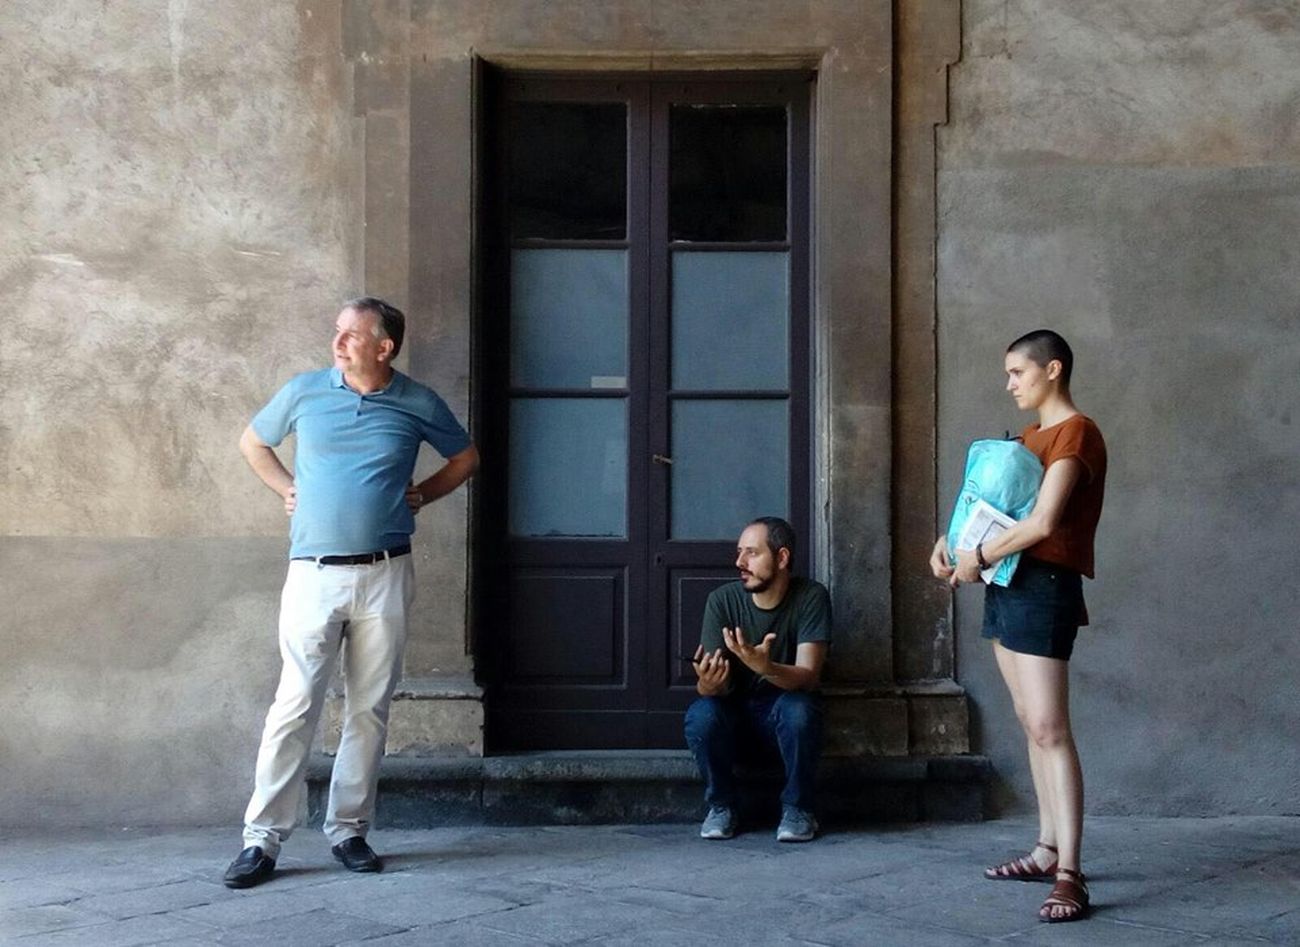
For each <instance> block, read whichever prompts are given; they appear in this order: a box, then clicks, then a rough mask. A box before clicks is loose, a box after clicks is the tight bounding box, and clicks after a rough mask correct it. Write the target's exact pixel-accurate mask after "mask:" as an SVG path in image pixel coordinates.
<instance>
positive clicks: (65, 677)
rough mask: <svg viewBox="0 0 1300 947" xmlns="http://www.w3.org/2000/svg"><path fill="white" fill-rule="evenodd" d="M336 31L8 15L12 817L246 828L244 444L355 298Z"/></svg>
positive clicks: (267, 502)
mask: <svg viewBox="0 0 1300 947" xmlns="http://www.w3.org/2000/svg"><path fill="white" fill-rule="evenodd" d="M331 6H332V7H333V13H332V16H331V15H326V14H328V12H329V8H330V7H331ZM339 28H340V27H339V16H338V11H337V5H332V4H320V5H315V4H312V3H310V2H303V3H300V4H290V3H264V2H261V0H234V2H223V3H220V4H207V3H199V2H188V0H170V2H165V0H140V2H133V3H130V4H102V3H81V2H76V0H58V2H46V0H39V2H38V0H30V2H29V0H14V2H8V3H5V4H2V5H0V98H2V99H3V101H4V103H5V105H4V111H3V117H2V118H0V286H3V287H4V289H5V296H6V306H5V316H4V326H3V330H2V331H0V365H2V366H3V377H4V382H3V384H4V393H5V402H6V410H5V412H4V415H3V417H2V418H0V461H2V462H0V536H2V537H3V539H0V543H2V545H0V575H3V577H4V578H3V589H4V599H5V615H4V618H3V619H0V720H3V721H5V724H4V726H3V727H2V728H0V798H3V799H4V800H5V801H6V806H5V813H4V815H3V816H0V821H3V822H6V823H21V824H27V823H29V822H43V823H51V822H65V823H66V822H71V823H78V822H95V823H105V822H112V821H124V822H152V823H167V822H196V821H222V822H231V821H235V820H236V819H237V817H238V813H239V810H240V806H241V804H242V802H243V800H244V797H245V795H246V793H247V791H248V788H249V785H250V781H251V765H252V758H253V755H254V753H255V751H256V739H257V738H256V735H257V733H258V730H259V727H260V723H259V721H260V718H261V716H262V714H263V713H264V712H265V705H266V701H267V699H268V696H269V694H270V693H271V691H272V689H273V678H274V674H275V671H276V668H277V655H276V644H275V632H274V628H275V623H274V621H275V606H276V598H277V596H276V589H277V587H278V585H279V582H280V580H281V576H282V574H283V565H282V561H283V556H284V550H285V545H286V540H285V522H284V515H283V512H282V511H281V510H280V509H279V504H278V501H277V500H276V498H275V497H274V496H273V495H271V494H270V493H268V492H267V491H266V490H265V489H264V488H262V487H261V486H260V485H259V484H258V483H257V482H256V481H255V479H254V478H253V477H252V476H251V474H250V473H249V472H248V471H247V469H246V468H245V467H244V465H243V461H242V459H241V458H240V457H239V454H238V451H237V449H236V440H237V438H238V436H239V432H240V431H241V429H242V428H243V426H244V424H246V423H247V421H248V418H249V417H250V415H251V413H252V411H254V410H255V409H256V408H257V407H258V406H259V405H260V404H261V403H262V402H263V401H264V400H265V399H266V398H267V397H268V396H269V394H270V393H271V392H272V391H273V390H274V389H275V387H276V386H277V385H278V384H280V383H281V382H283V381H284V380H286V379H287V378H288V377H289V375H290V374H292V373H293V372H295V371H299V370H303V369H306V368H311V367H316V366H318V365H320V364H322V363H323V360H324V359H325V358H326V357H327V355H328V343H329V325H330V322H329V320H331V319H332V318H333V307H334V305H335V304H336V302H337V300H338V299H339V298H340V296H341V295H342V294H345V293H349V292H354V291H356V290H357V289H359V288H360V287H359V286H358V285H357V283H356V279H355V275H354V274H356V273H357V272H358V271H359V261H360V258H361V250H360V247H359V246H358V244H357V239H356V234H357V229H358V228H357V227H356V224H355V221H356V220H357V217H358V206H357V205H358V196H357V195H358V186H357V184H358V182H359V180H360V173H359V169H358V167H357V160H356V156H357V154H358V151H357V139H358V129H357V127H356V125H355V122H354V120H353V118H352V116H351V113H350V109H349V108H348V107H347V106H346V105H345V103H346V101H347V98H348V96H349V94H350V93H349V91H348V88H347V76H346V74H345V72H344V70H343V63H342V59H341V57H340V55H339V49H340V41H339Z"/></svg>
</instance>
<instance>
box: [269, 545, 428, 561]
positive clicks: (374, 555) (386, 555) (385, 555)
mask: <svg viewBox="0 0 1300 947" xmlns="http://www.w3.org/2000/svg"><path fill="white" fill-rule="evenodd" d="M410 551H411V547H410V544H409V543H408V544H407V545H405V546H394V547H393V548H392V549H381V550H379V552H363V553H361V554H359V555H356V556H294V560H295V561H301V560H306V561H307V562H314V563H316V564H317V565H318V566H368V565H370V564H371V563H375V562H383V561H384V560H385V559H396V558H397V557H398V556H405V555H407V554H409V553H410Z"/></svg>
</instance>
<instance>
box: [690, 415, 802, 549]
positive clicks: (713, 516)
mask: <svg viewBox="0 0 1300 947" xmlns="http://www.w3.org/2000/svg"><path fill="white" fill-rule="evenodd" d="M672 425H673V433H672V443H673V453H672V457H673V465H672V467H671V468H670V469H671V470H672V499H671V504H672V532H671V538H673V539H718V540H727V541H730V540H733V539H735V538H736V537H737V536H739V535H740V531H741V529H743V528H744V526H745V524H746V523H748V522H749V521H750V520H752V519H753V518H754V517H756V516H787V515H788V512H789V511H788V508H787V498H788V496H789V493H790V491H789V489H788V488H787V482H786V477H787V469H788V457H789V422H788V411H787V408H786V402H785V401H784V400H781V401H776V400H773V401H727V400H718V401H695V400H685V399H684V400H679V401H674V402H673V415H672Z"/></svg>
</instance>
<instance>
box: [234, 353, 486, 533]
mask: <svg viewBox="0 0 1300 947" xmlns="http://www.w3.org/2000/svg"><path fill="white" fill-rule="evenodd" d="M253 431H254V432H255V433H256V434H257V436H258V437H260V438H261V439H262V440H263V441H264V442H265V443H266V444H268V445H269V446H271V447H278V446H280V444H281V442H282V441H283V440H284V439H285V438H286V437H288V436H289V435H290V434H293V435H295V436H296V437H297V446H296V450H295V453H294V463H293V479H294V485H295V486H297V488H298V507H297V510H296V511H295V512H294V514H293V517H292V518H291V520H290V527H289V537H290V547H289V555H290V557H301V556H349V555H355V554H357V553H363V552H375V551H377V550H380V549H391V548H392V547H394V546H401V545H403V544H405V543H406V542H408V541H409V539H410V536H411V534H412V533H413V532H415V516H414V514H413V513H412V512H411V510H410V508H409V507H408V506H407V505H406V487H407V484H409V483H410V481H411V476H412V474H413V473H414V472H415V457H416V455H417V454H418V453H419V451H420V443H421V442H422V441H423V442H428V443H429V444H430V445H432V446H433V449H434V450H436V451H437V452H438V453H440V454H441V455H442V456H443V457H450V456H452V455H453V454H459V453H460V452H461V451H463V450H464V449H465V448H467V447H469V445H470V439H469V435H468V434H466V433H465V429H464V428H463V427H461V425H460V422H459V421H457V420H456V418H455V417H454V416H453V415H452V413H451V410H450V409H449V408H448V407H447V404H446V402H444V401H443V400H442V399H441V398H440V397H438V395H437V394H436V393H435V392H434V391H432V390H431V389H429V388H426V387H425V386H424V385H422V384H420V383H419V382H417V381H414V380H412V379H410V378H408V377H407V376H406V375H403V374H402V373H401V372H397V371H394V372H393V379H392V381H390V382H389V383H388V387H387V388H384V389H383V390H382V391H375V392H371V393H370V394H368V395H363V394H358V393H357V392H355V391H353V390H352V389H351V388H349V387H348V386H347V384H346V383H345V382H344V380H343V372H342V371H340V370H339V369H337V368H327V369H322V370H320V371H315V372H306V373H304V374H302V375H298V376H297V377H295V378H293V379H291V380H290V381H289V383H288V384H287V385H285V386H284V387H283V388H281V389H280V390H279V391H278V392H277V393H276V395H275V397H274V398H272V399H271V401H270V402H269V403H268V404H267V405H266V407H264V408H263V409H262V410H261V411H259V412H257V415H256V416H255V417H254V418H253Z"/></svg>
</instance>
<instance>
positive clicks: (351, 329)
mask: <svg viewBox="0 0 1300 947" xmlns="http://www.w3.org/2000/svg"><path fill="white" fill-rule="evenodd" d="M378 325H379V316H377V315H376V314H375V313H373V312H369V311H359V310H356V309H351V308H349V309H344V310H343V311H342V312H340V313H339V317H338V319H337V320H335V322H334V365H335V367H336V368H339V369H341V370H342V371H344V372H347V373H351V374H354V375H371V374H374V373H375V372H376V371H377V370H379V368H380V367H381V366H382V365H383V364H384V363H385V362H386V361H387V359H388V353H389V351H391V350H392V347H393V343H392V342H391V341H390V340H389V339H385V338H380V337H378V336H376V335H375V328H376V326H378Z"/></svg>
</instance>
